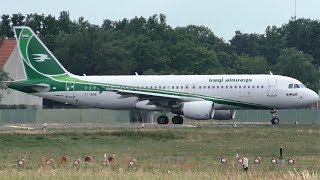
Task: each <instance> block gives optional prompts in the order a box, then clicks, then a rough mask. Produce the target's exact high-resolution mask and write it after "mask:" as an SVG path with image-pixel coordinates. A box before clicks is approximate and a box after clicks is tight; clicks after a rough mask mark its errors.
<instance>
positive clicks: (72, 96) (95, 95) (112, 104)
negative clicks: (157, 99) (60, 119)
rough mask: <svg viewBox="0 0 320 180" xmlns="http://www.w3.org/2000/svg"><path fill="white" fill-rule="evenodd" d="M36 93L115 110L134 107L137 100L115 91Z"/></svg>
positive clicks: (69, 101)
mask: <svg viewBox="0 0 320 180" xmlns="http://www.w3.org/2000/svg"><path fill="white" fill-rule="evenodd" d="M34 95H37V96H41V97H43V98H46V99H50V100H54V101H59V102H63V103H66V104H73V105H76V106H85V107H92V108H102V109H113V110H130V109H134V105H135V104H136V102H137V97H122V96H121V95H119V94H117V93H115V92H102V93H99V92H98V91H64V92H47V93H36V94H34Z"/></svg>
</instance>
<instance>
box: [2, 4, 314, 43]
mask: <svg viewBox="0 0 320 180" xmlns="http://www.w3.org/2000/svg"><path fill="white" fill-rule="evenodd" d="M294 9H295V0H219V1H218V0H114V1H110V0H86V1H81V0H78V1H75V0H50V1H49V0H27V1H21V0H9V1H8V0H0V14H10V15H11V14H13V13H18V12H21V13H22V14H29V13H40V14H42V13H43V14H45V15H47V14H52V15H54V16H56V17H58V16H59V12H61V11H62V10H67V11H69V12H70V15H71V18H72V19H73V20H74V19H78V17H80V16H83V17H84V18H85V19H87V20H89V22H90V23H93V24H98V25H101V24H102V22H103V20H104V19H111V20H121V19H123V18H128V19H130V18H133V17H135V16H139V17H140V16H143V17H149V16H151V15H153V14H159V13H163V14H165V15H166V16H167V23H168V24H169V25H171V26H173V27H176V26H186V25H189V24H195V25H204V26H207V27H209V28H210V29H212V31H213V32H214V33H215V34H216V35H217V36H219V37H222V38H223V39H224V40H230V39H231V38H232V37H233V35H234V32H235V31H236V30H240V31H241V32H249V33H253V32H255V33H263V32H264V30H265V28H266V27H267V26H268V25H276V26H281V25H282V24H283V23H287V22H288V20H289V19H290V18H291V17H292V16H294ZM319 9H320V0H297V17H298V18H299V17H304V18H311V19H319V18H320V10H319Z"/></svg>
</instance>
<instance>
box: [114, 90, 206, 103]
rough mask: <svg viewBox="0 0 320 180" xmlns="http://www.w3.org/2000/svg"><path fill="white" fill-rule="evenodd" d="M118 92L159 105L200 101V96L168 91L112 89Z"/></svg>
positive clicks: (124, 95) (125, 96)
mask: <svg viewBox="0 0 320 180" xmlns="http://www.w3.org/2000/svg"><path fill="white" fill-rule="evenodd" d="M113 91H115V92H117V93H118V94H120V95H122V97H123V98H127V97H138V98H139V100H141V101H142V100H149V101H150V102H151V103H153V104H154V105H161V106H171V105H178V104H179V103H180V102H186V101H202V100H203V99H202V98H195V97H187V96H183V95H174V94H169V93H166V94H164V93H158V92H152V91H148V92H145V91H139V90H137V91H132V90H124V89H118V90H113Z"/></svg>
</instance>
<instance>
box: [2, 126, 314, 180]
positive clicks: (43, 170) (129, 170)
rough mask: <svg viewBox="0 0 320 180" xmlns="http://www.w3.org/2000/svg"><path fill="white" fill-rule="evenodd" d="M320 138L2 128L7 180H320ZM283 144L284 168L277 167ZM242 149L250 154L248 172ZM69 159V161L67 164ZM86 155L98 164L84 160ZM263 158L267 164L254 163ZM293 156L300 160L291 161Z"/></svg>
mask: <svg viewBox="0 0 320 180" xmlns="http://www.w3.org/2000/svg"><path fill="white" fill-rule="evenodd" d="M319 135H320V126H319V125H299V126H295V125H279V126H271V125H260V126H239V127H238V128H233V127H232V126H215V127H196V128H170V129H165V128H154V129H145V130H144V131H141V130H140V129H131V128H119V129H108V128H103V129H90V130H89V129H64V130H57V129H52V130H50V129H49V130H48V131H47V132H45V133H44V132H42V131H41V130H29V131H26V130H25V131H24V130H16V131H0V179H21V178H23V179H44V178H46V179H57V178H59V179H88V178H94V179H106V178H107V179H168V178H170V179H230V178H231V179H256V178H258V179H275V178H277V179H320V175H319V174H318V173H319V172H320V141H319V140H320V139H319V137H320V136H319ZM281 146H282V147H283V148H284V157H285V165H284V166H279V165H272V164H271V163H270V160H271V159H272V158H278V157H279V147H281ZM104 154H107V155H108V156H111V155H113V154H115V155H116V157H115V162H114V163H113V164H111V165H110V166H109V167H103V166H102V165H101V164H100V163H101V161H102V160H103V158H104V157H103V156H104ZM236 154H239V156H242V157H247V158H248V159H249V172H248V173H244V172H243V171H242V167H241V166H239V165H238V164H237V163H236V160H235V157H236ZM62 156H67V157H68V158H69V162H68V163H66V164H62V163H60V158H61V157H62ZM86 156H92V157H93V162H90V163H85V162H84V157H86ZM257 156H260V157H261V158H262V163H261V165H260V166H256V165H254V163H253V160H254V158H255V157H257ZM222 157H224V158H228V163H227V164H224V165H222V164H221V163H220V159H221V158H222ZM22 158H23V159H25V160H26V163H25V164H24V165H23V166H21V167H19V166H17V161H18V160H19V159H22ZM50 158H52V159H54V163H53V164H52V165H50V166H48V165H46V164H45V161H46V160H47V159H50ZM132 158H135V159H137V161H138V163H137V165H136V166H133V167H132V166H129V165H128V162H129V161H130V159H132ZM289 158H293V159H295V161H296V163H295V165H292V166H288V165H287V160H288V159H289ZM76 159H81V160H82V162H81V163H80V165H79V166H75V165H73V164H72V162H73V161H74V160H76Z"/></svg>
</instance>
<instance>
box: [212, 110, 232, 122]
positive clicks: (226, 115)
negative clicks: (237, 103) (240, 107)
mask: <svg viewBox="0 0 320 180" xmlns="http://www.w3.org/2000/svg"><path fill="white" fill-rule="evenodd" d="M235 116H236V111H235V110H215V111H214V116H213V119H215V120H231V119H234V117H235Z"/></svg>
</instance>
